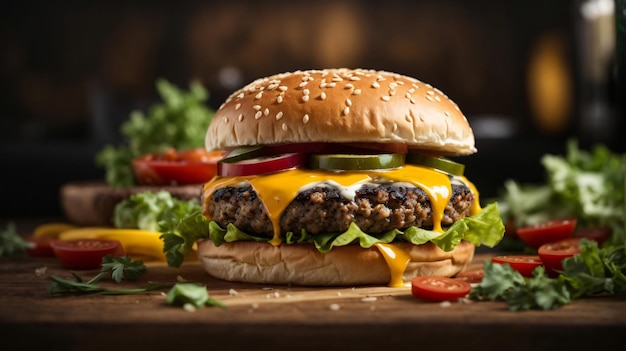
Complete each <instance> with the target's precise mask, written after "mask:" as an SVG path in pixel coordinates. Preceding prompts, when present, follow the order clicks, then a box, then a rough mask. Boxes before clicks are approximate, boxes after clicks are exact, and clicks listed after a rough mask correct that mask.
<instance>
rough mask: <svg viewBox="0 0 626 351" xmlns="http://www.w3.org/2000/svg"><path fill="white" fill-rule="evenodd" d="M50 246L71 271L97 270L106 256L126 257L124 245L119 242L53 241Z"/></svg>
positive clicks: (87, 240)
mask: <svg viewBox="0 0 626 351" xmlns="http://www.w3.org/2000/svg"><path fill="white" fill-rule="evenodd" d="M50 246H52V250H53V251H54V254H55V256H56V257H57V258H58V259H59V260H60V261H61V263H63V265H64V266H65V267H67V268H71V269H95V268H98V267H100V266H101V265H102V258H103V257H104V256H106V255H113V256H123V255H124V249H123V248H122V244H121V243H120V242H119V241H117V240H105V239H76V240H53V241H51V242H50Z"/></svg>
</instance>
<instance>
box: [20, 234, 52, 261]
mask: <svg viewBox="0 0 626 351" xmlns="http://www.w3.org/2000/svg"><path fill="white" fill-rule="evenodd" d="M25 240H26V241H28V242H30V243H32V244H33V246H32V247H29V248H27V249H26V253H27V254H29V255H31V256H35V257H52V256H54V251H52V247H51V246H50V242H51V241H53V240H55V239H54V238H51V237H49V236H34V235H33V236H28V237H26V238H25Z"/></svg>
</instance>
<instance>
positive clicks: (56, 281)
mask: <svg viewBox="0 0 626 351" xmlns="http://www.w3.org/2000/svg"><path fill="white" fill-rule="evenodd" d="M146 270H147V268H146V266H145V265H144V263H143V261H132V260H131V259H130V258H129V257H126V256H123V257H113V256H111V255H107V256H105V257H103V258H102V270H101V271H100V273H98V274H97V275H96V276H94V277H93V278H91V279H90V280H88V281H87V282H85V281H84V280H83V278H82V277H81V276H79V275H78V274H76V273H74V272H72V276H73V277H74V280H71V279H65V278H61V277H58V276H55V275H51V276H49V278H50V280H52V281H53V283H51V284H50V285H48V287H47V290H48V293H49V294H50V295H58V294H67V293H76V294H80V293H101V294H105V295H130V294H137V293H143V292H147V291H151V290H157V289H162V288H165V287H169V286H171V284H161V283H150V284H148V285H147V286H145V287H143V288H135V289H110V288H105V287H103V286H101V285H98V284H96V283H98V282H99V281H100V280H102V279H103V278H105V277H107V276H109V275H110V276H111V278H112V279H113V281H114V282H116V283H118V284H120V283H121V282H122V281H123V280H129V281H136V280H138V279H139V277H141V275H143V274H144V273H145V272H146Z"/></svg>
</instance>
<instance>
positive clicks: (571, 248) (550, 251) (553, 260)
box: [538, 238, 581, 276]
mask: <svg viewBox="0 0 626 351" xmlns="http://www.w3.org/2000/svg"><path fill="white" fill-rule="evenodd" d="M580 239H581V238H568V239H564V240H559V241H555V242H552V243H547V244H543V245H541V246H540V247H539V250H538V253H539V257H541V260H542V261H543V263H544V264H545V266H546V273H548V275H549V276H557V275H558V274H559V271H562V270H563V260H564V259H566V258H569V257H572V256H574V255H577V254H579V253H580Z"/></svg>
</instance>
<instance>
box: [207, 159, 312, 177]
mask: <svg viewBox="0 0 626 351" xmlns="http://www.w3.org/2000/svg"><path fill="white" fill-rule="evenodd" d="M305 163H306V155H305V154H301V153H288V154H282V155H275V156H267V157H257V158H251V159H245V160H241V161H236V162H227V161H226V160H224V161H220V162H218V164H217V174H218V175H220V176H222V177H239V176H249V175H260V174H268V173H275V172H280V171H284V170H286V169H291V168H295V167H301V166H303V165H304V164H305Z"/></svg>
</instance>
